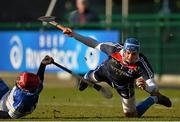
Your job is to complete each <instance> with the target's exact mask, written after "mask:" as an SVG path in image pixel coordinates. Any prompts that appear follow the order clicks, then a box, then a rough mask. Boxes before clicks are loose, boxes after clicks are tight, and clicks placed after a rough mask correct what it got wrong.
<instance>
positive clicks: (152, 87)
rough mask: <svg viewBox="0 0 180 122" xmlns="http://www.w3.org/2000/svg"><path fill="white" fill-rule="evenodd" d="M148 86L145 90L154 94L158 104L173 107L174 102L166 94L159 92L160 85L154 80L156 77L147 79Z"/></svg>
mask: <svg viewBox="0 0 180 122" xmlns="http://www.w3.org/2000/svg"><path fill="white" fill-rule="evenodd" d="M146 84H147V85H146V88H145V90H146V91H147V92H148V93H150V94H151V96H153V97H154V98H155V99H156V100H155V101H156V103H157V104H161V105H164V106H166V107H171V105H172V103H171V101H170V99H169V98H168V97H166V96H164V95H162V94H161V93H160V92H159V88H158V85H157V84H156V82H155V81H154V79H149V80H147V81H146Z"/></svg>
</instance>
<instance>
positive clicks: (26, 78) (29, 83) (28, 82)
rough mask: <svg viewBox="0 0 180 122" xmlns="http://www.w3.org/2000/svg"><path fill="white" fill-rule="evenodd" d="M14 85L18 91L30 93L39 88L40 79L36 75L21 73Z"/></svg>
mask: <svg viewBox="0 0 180 122" xmlns="http://www.w3.org/2000/svg"><path fill="white" fill-rule="evenodd" d="M16 84H17V86H18V87H19V88H20V89H23V90H26V91H30V92H32V91H35V90H36V88H37V87H38V86H39V84H40V79H39V77H38V75H36V74H33V73H29V72H23V73H21V74H20V77H19V79H18V80H17V81H16Z"/></svg>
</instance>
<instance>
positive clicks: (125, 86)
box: [86, 66, 134, 99]
mask: <svg viewBox="0 0 180 122" xmlns="http://www.w3.org/2000/svg"><path fill="white" fill-rule="evenodd" d="M106 71H107V70H106V69H104V67H103V66H99V67H97V68H96V69H95V70H91V71H89V72H88V73H87V74H86V75H87V77H88V79H89V80H92V76H93V79H95V80H96V81H100V82H101V81H104V82H106V83H107V84H109V85H110V86H111V87H113V88H115V89H116V90H117V92H118V93H119V95H120V96H121V97H123V98H125V99H128V98H131V97H132V96H134V82H133V81H132V82H123V83H122V84H117V83H116V81H113V80H112V78H110V77H108V76H109V74H107V72H106ZM92 73H93V75H92Z"/></svg>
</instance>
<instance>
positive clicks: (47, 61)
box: [41, 55, 54, 65]
mask: <svg viewBox="0 0 180 122" xmlns="http://www.w3.org/2000/svg"><path fill="white" fill-rule="evenodd" d="M53 62H54V59H53V58H52V57H50V56H48V55H46V56H45V57H44V59H43V60H42V61H41V63H42V64H44V65H48V64H51V63H53Z"/></svg>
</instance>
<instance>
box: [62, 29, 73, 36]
mask: <svg viewBox="0 0 180 122" xmlns="http://www.w3.org/2000/svg"><path fill="white" fill-rule="evenodd" d="M63 33H64V34H66V35H68V36H69V37H72V36H73V32H72V30H71V29H70V28H64V30H63Z"/></svg>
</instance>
